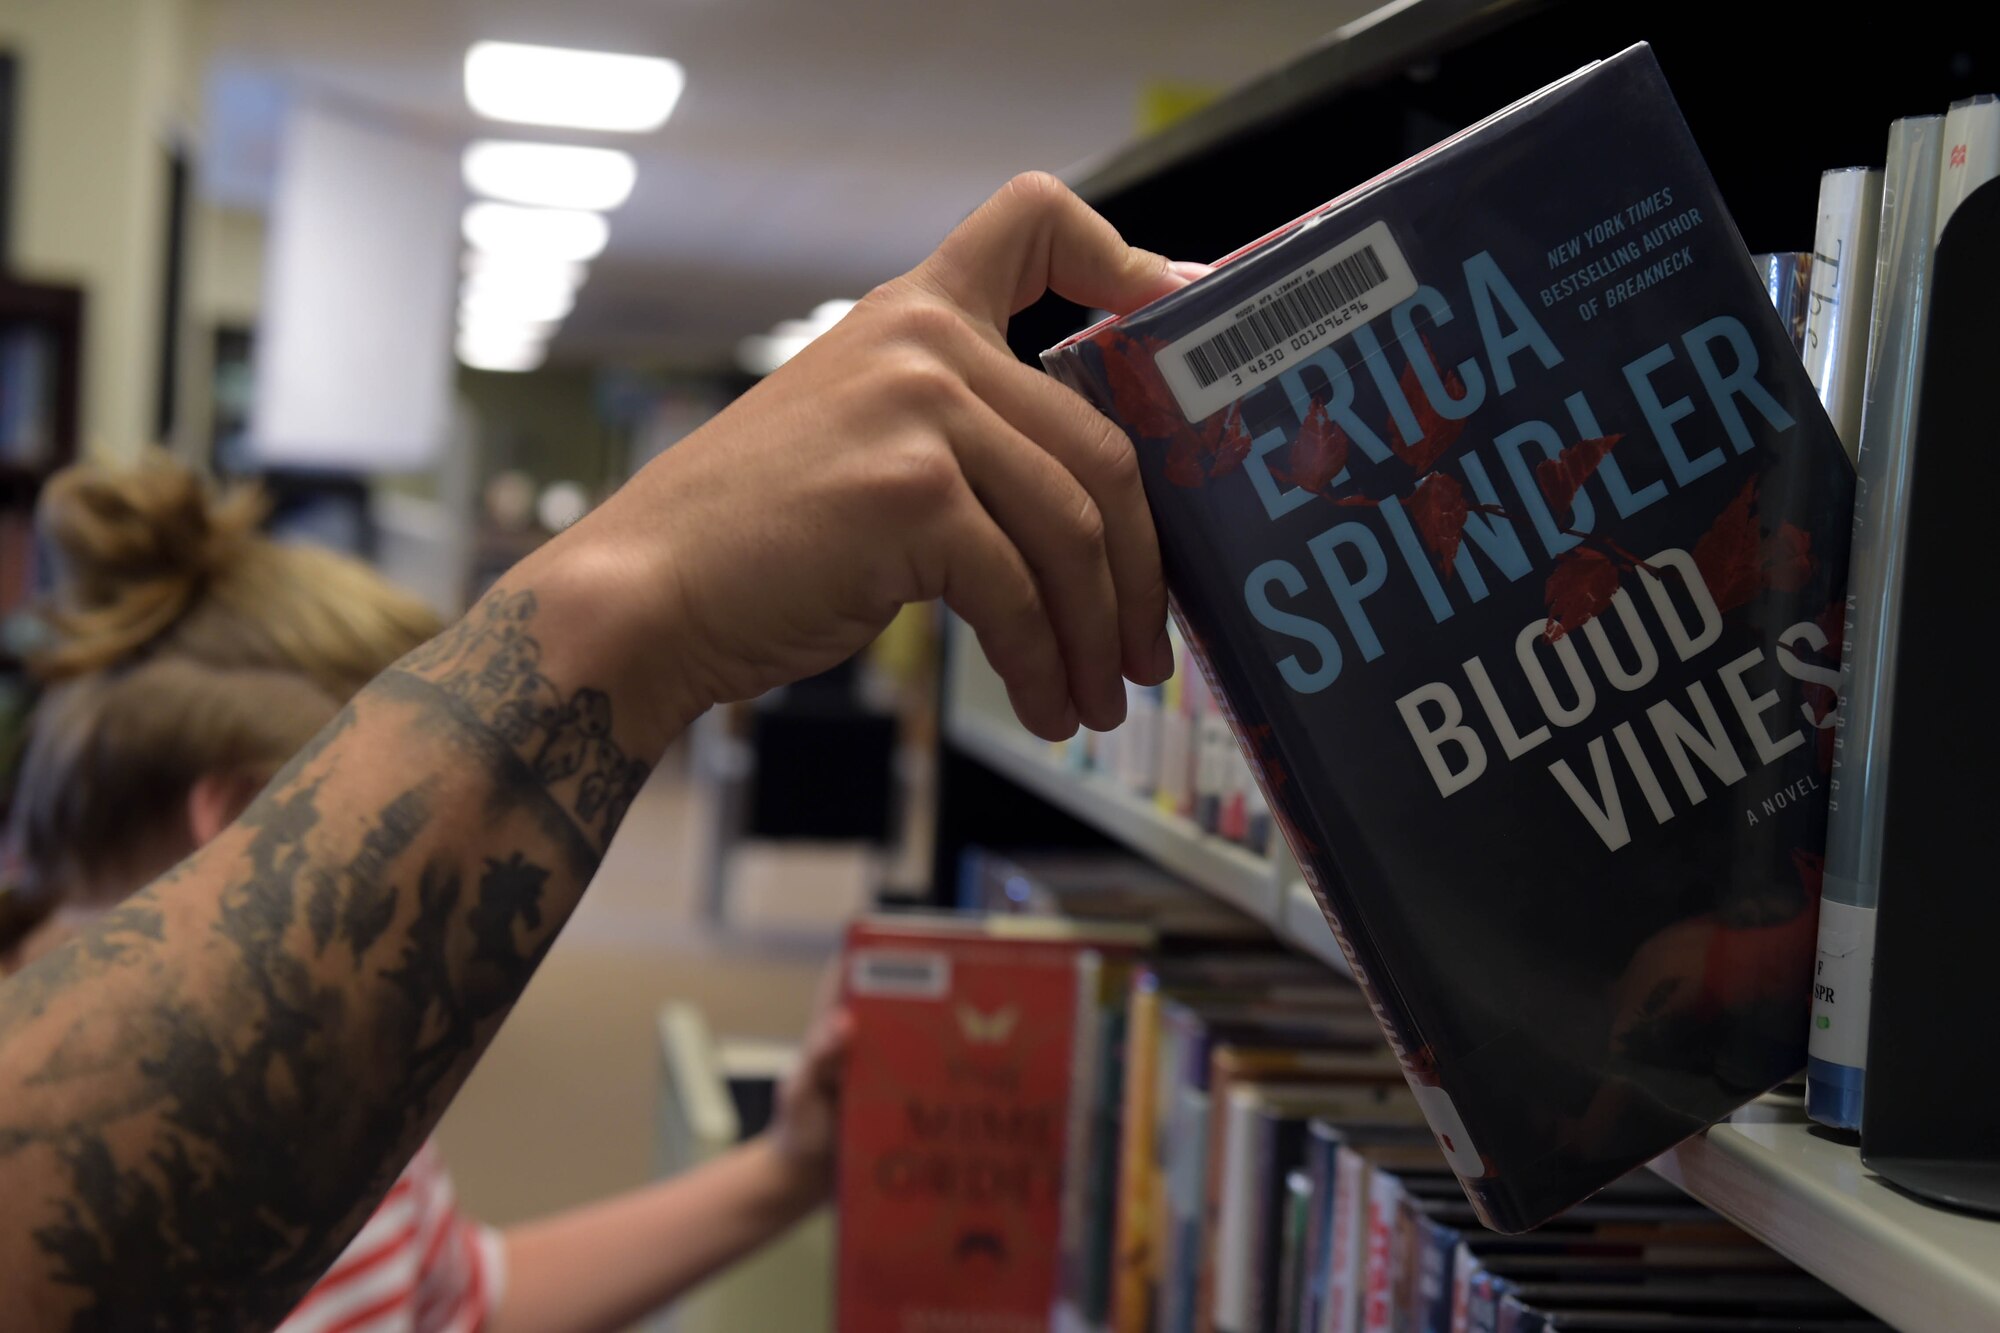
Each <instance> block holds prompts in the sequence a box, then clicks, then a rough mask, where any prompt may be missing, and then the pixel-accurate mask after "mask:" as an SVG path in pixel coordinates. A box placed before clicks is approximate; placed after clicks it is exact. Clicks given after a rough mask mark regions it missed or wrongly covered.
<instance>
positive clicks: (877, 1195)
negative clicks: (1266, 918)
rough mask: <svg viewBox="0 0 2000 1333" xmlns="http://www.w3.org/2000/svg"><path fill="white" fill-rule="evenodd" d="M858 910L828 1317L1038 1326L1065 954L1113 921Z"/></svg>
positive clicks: (1044, 1290) (1065, 1033)
mask: <svg viewBox="0 0 2000 1333" xmlns="http://www.w3.org/2000/svg"><path fill="white" fill-rule="evenodd" d="M1062 924H1063V925H1065V926H1067V927H1068V928H1067V929H1056V928H1055V927H1054V925H1053V924H1050V923H1040V922H1034V921H1032V920H1031V919H1026V918H1008V917H998V918H990V919H987V920H979V919H961V918H926V917H909V918H889V917H885V918H869V919H867V920H864V921H860V922H857V923H856V924H855V925H853V926H852V927H850V928H849V931H848V937H847V944H846V953H845V957H844V960H843V982H844V986H843V989H844V993H845V1003H846V1006H847V1008H848V1010H849V1012H850V1013H851V1014H852V1015H853V1021H854V1042H853V1045H852V1049H851V1050H850V1053H849V1058H848V1062H847V1070H846V1080H845V1089H844V1092H843V1096H842V1107H841V1117H840V1163H841V1169H840V1179H839V1182H838V1187H837V1194H838V1207H839V1212H840V1245H839V1257H838V1267H837V1277H836V1306H837V1312H836V1319H837V1323H836V1327H838V1328H839V1329H841V1330H843V1333H878V1331H879V1330H881V1329H885V1328H904V1327H920V1326H921V1327H946V1326H951V1325H953V1324H954V1322H955V1321H959V1320H965V1319H976V1320H978V1321H979V1324H980V1327H981V1328H983V1329H990V1330H994V1333H1041V1330H1044V1329H1046V1328H1047V1327H1048V1321H1049V1312H1050V1308H1051V1305H1052V1302H1053V1301H1054V1299H1055V1295H1056V1279H1057V1235H1058V1227H1059V1224H1060V1221H1061V1213H1062V1200H1063V1176H1064V1170H1063V1167H1064V1159H1065V1150H1066V1146H1067V1140H1068V1137H1069V1125H1070V1122H1071V1094H1072V1057H1073V1052H1074V1047H1075V1036H1076V1012H1077V993H1078V987H1079V980H1078V977H1079V968H1078V962H1079V958H1080V957H1082V956H1083V955H1085V954H1086V953H1090V952H1094V951H1110V952H1114V953H1115V952H1117V951H1121V950H1129V949H1132V948H1136V947H1138V944H1139V943H1140V942H1143V940H1144V938H1145V936H1144V933H1143V932H1139V933H1137V934H1136V935H1135V934H1134V933H1133V932H1131V931H1121V930H1118V929H1116V928H1112V927H1083V926H1075V925H1070V924H1069V923H1062Z"/></svg>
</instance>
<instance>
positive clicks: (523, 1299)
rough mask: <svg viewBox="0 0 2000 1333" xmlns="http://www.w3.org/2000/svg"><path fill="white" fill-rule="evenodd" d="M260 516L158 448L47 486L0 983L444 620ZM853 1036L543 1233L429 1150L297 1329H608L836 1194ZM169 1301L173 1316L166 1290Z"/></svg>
mask: <svg viewBox="0 0 2000 1333" xmlns="http://www.w3.org/2000/svg"><path fill="white" fill-rule="evenodd" d="M262 512H263V511H262V507H261V504H260V501H259V497H258V496H257V494H256V493H255V492H253V491H251V490H249V489H247V488H246V489H238V490H235V491H231V492H228V493H226V494H222V495H217V494H215V493H214V492H212V491H211V489H210V488H209V487H207V486H206V485H204V484H203V483H202V481H201V480H200V479H199V478H197V477H196V476H195V475H194V474H193V473H192V472H190V471H189V470H187V469H186V468H184V467H181V466H179V465H177V464H173V463H170V462H167V461H165V460H164V459H154V460H151V461H150V462H149V463H148V464H147V465H146V466H144V467H141V468H139V469H135V470H131V471H127V472H124V473H112V472H108V471H103V470H95V469H89V468H72V469H70V470H68V471H66V472H64V473H62V474H59V475H58V476H56V477H55V478H54V479H53V480H52V481H51V482H50V483H49V487H48V491H47V494H46V497H45V499H44V501H43V503H42V506H41V512H40V519H41V523H42V526H43V529H44V531H45V533H46V534H47V536H48V537H49V539H50V541H51V543H52V545H53V546H54V548H55V550H56V552H57V553H58V564H59V568H60V569H61V571H62V578H61V584H60V587H59V589H58V591H57V593H56V596H55V598H54V605H53V608H52V610H51V612H50V614H49V616H48V619H49V621H50V625H51V628H52V629H53V631H54V635H55V639H54V644H53V646H52V647H51V648H50V649H49V650H48V651H46V652H45V653H44V654H42V655H41V657H40V658H39V659H38V660H37V662H36V664H35V665H36V670H37V674H38V675H39V676H40V677H41V678H42V679H43V680H44V681H46V682H47V683H48V684H49V686H50V688H49V690H48V692H47V694H46V695H45V696H44V698H43V699H42V701H41V702H40V704H39V706H38V707H37V709H36V712H35V715H34V718H33V721H32V724H31V735H30V740H29V744H28V747H27V750H26V752H25V754H24V757H23V762H22V766H21V774H20V781H19V784H18V787H19V794H18V799H17V801H16V803H15V806H14V809H13V811H12V812H11V818H10V828H9V844H10V853H11V856H10V860H11V861H12V863H13V867H14V874H15V880H14V883H13V884H11V885H10V886H9V887H8V889H7V890H6V892H5V897H6V898H7V899H8V901H9V902H10V903H11V904H12V907H13V910H12V920H13V929H12V930H11V932H10V931H8V930H7V929H6V928H5V927H4V926H0V974H4V973H5V972H7V971H11V970H13V969H15V968H18V967H24V966H26V965H27V964H28V963H30V962H32V961H34V960H35V959H36V958H38V957H41V956H43V955H45V954H47V953H48V952H50V951H51V950H52V949H53V948H55V947H56V946H57V945H58V944H60V943H61V942H62V941H63V940H64V939H66V938H68V937H69V936H71V935H72V934H74V933H75V932H76V931H77V930H78V929H79V928H81V927H82V926H84V925H86V924H87V923H88V922H90V921H91V920H93V919H94V918H96V917H98V916H99V915H101V914H102V913H104V912H106V911H109V910H110V909H112V908H114V907H116V906H117V905H118V904H119V903H120V902H122V901H123V900H124V899H126V898H127V897H129V896H130V895H131V894H132V893H133V892H135V891H137V890H138V889H140V888H142V887H144V886H145V885H146V884H147V883H148V882H149V881H151V880H153V879H154V878H155V877H157V876H159V875H161V874H163V873H164V872H166V871H168V870H170V869H171V868H172V867H173V866H174V865H175V863H177V862H179V861H180V860H182V859H183V858H184V857H186V856H187V855H188V854H190V853H191V852H193V851H194V850H195V849H197V848H199V847H201V846H202V845H203V844H205V843H207V842H209V841H210V840H211V839H213V838H214V837H216V836H217V835H218V834H219V833H220V832H221V831H222V830H223V829H224V828H226V827H227V826H228V825H229V824H230V823H231V821H233V820H234V819H236V818H237V817H238V816H239V815H240V814H242V813H243V811H244V810H245V809H246V808H247V807H248V806H249V804H250V802H251V801H252V799H254V798H255V796H256V794H257V792H258V791H259V790H260V789H261V788H262V787H263V786H264V785H265V784H266V783H268V782H269V781H270V779H271V777H272V775H273V774H275V773H276V772H277V771H278V769H279V768H280V767H281V766H282V765H283V764H284V762H285V761H286V760H287V759H288V758H290V757H291V756H292V755H293V754H294V753H295V752H296V751H297V750H298V749H299V748H300V747H301V746H303V745H304V744H305V743H306V742H307V741H309V740H310V739H311V738H312V736H313V735H314V733H316V732H318V731H319V730H320V729H321V728H322V727H324V726H325V725H326V724H327V723H329V722H330V721H332V720H333V718H334V717H335V715H336V714H337V713H338V712H339V711H340V708H341V705H342V704H343V703H344V702H345V701H346V699H347V698H348V697H349V696H351V695H352V694H353V693H354V692H355V691H356V690H358V689H359V688H360V687H361V686H362V685H364V684H366V682H367V681H368V680H369V679H370V678H371V677H373V676H375V675H376V674H378V673H380V672H381V671H382V670H384V669H385V668H387V667H388V666H389V665H390V664H391V663H392V662H394V661H395V660H396V659H397V658H398V657H400V656H402V655H403V654H404V653H407V652H408V651H410V650H411V649H412V648H414V647H416V646H417V645H418V644H419V643H421V642H423V641H424V639H426V638H427V637H429V636H431V635H433V634H435V633H436V632H437V631H438V629H439V628H440V622H439V621H438V619H437V617H436V616H435V615H434V614H433V613H431V612H430V611H429V610H428V609H427V608H425V607H424V606H423V605H421V604H420V603H418V602H416V601H415V600H414V599H412V598H410V597H409V596H407V595H406V594H404V593H402V592H400V591H398V590H397V589H395V588H394V587H392V586H391V585H390V584H389V583H387V582H386V581H384V580H383V579H381V578H380V577H379V576H378V575H376V574H375V573H374V571H372V570H370V569H369V568H368V567H366V566H365V565H362V564H360V563H359V562H357V561H353V560H350V559H347V558H346V557H344V556H340V555H337V554H335V553H333V552H331V551H327V550H324V549H321V548H317V547H311V546H300V545H292V544H281V543H278V542H274V541H270V540H268V539H266V538H264V537H261V536H259V535H258V532H257V528H258V524H259V522H260V520H261V518H262ZM316 905H317V906H316ZM331 905H332V899H330V898H326V899H320V900H313V901H309V902H308V904H307V908H306V911H307V913H308V915H309V916H310V915H311V914H312V913H313V912H314V911H315V910H317V909H319V908H326V909H330V908H331ZM309 924H310V929H311V931H312V933H313V937H314V941H315V945H316V946H317V947H320V948H322V949H324V948H333V949H338V948H341V947H343V945H345V946H347V947H358V946H356V945H355V941H356V940H358V939H359V938H361V937H362V936H364V935H365V934H366V933H368V932H369V931H371V930H376V929H380V926H378V925H376V924H374V923H372V922H370V921H368V920H366V919H364V917H363V915H361V914H357V913H356V912H354V911H349V912H347V913H345V914H343V915H342V916H340V917H339V918H337V919H336V918H335V917H334V916H333V915H331V913H330V911H329V912H328V913H327V914H325V915H323V916H321V917H318V918H315V919H313V920H311V921H310V923H309ZM383 924H386V923H383ZM840 1031H841V1029H840V1026H839V1023H838V1021H828V1022H823V1023H821V1024H820V1026H819V1028H818V1030H817V1031H816V1033H815V1036H814V1039H813V1043H812V1045H811V1048H810V1051H809V1054H808V1058H807V1060H806V1062H805V1068H804V1071H803V1073H802V1075H801V1076H800V1077H799V1078H796V1079H794V1080H793V1082H792V1083H791V1084H790V1085H789V1086H788V1088H787V1089H786V1092H785V1095H784V1097H783V1098H782V1100H781V1104H780V1111H779V1114H778V1117H777V1120H776V1126H775V1129H774V1132H773V1133H772V1134H771V1135H769V1136H768V1137H767V1138H766V1139H764V1140H762V1141H760V1142H758V1143H756V1144H753V1145H750V1146H748V1147H744V1148H740V1149H738V1150H737V1152H736V1153H735V1154H734V1155H733V1156H732V1157H729V1158H725V1159H724V1160H723V1161H721V1162H719V1163H716V1164H713V1165H710V1166H707V1167H704V1168H703V1169H701V1170H698V1171H694V1172H690V1173H688V1175H686V1176H685V1177H682V1178H681V1179H678V1180H675V1181H671V1182H667V1183H666V1184H663V1185H659V1186H654V1187H651V1188H649V1189H642V1190H638V1191H635V1192H633V1193H631V1194H629V1195H627V1196H625V1197H623V1198H620V1199H617V1200H613V1201H611V1202H609V1203H606V1204H599V1205H596V1206H594V1207H590V1208H584V1209H579V1210H577V1211H575V1212H573V1213H570V1214H567V1215H564V1216H561V1217H557V1218H554V1219H552V1220H548V1221H541V1222H537V1223H532V1224H529V1225H526V1226H520V1227H514V1228H510V1229H508V1230H507V1231H505V1232H498V1231H495V1230H494V1229H492V1228H489V1227H484V1226H480V1225H478V1224H476V1223H474V1222H472V1221H470V1220H468V1219H466V1218H464V1217H462V1216H461V1215H460V1214H459V1212H458V1210H457V1208H456V1207H455V1205H454V1201H453V1200H454V1196H453V1190H452V1184H451V1180H450V1177H449V1175H448V1174H447V1173H446V1171H445V1169H444V1166H443V1163H442V1162H441V1160H440V1158H439V1156H438V1153H437V1150H436V1148H435V1146H434V1145H431V1144H429V1143H426V1144H425V1145H424V1147H423V1148H422V1149H420V1150H419V1151H418V1153H417V1155H416V1156H415V1157H414V1158H413V1159H412V1160H411V1162H410V1164H409V1166H408V1167H406V1168H405V1169H404V1170H403V1172H402V1174H401V1176H400V1177H399V1178H398V1179H397V1181H396V1183H395V1185H394V1186H392V1187H391V1189H390V1191H389V1193H388V1195H387V1197H386V1198H385V1200H384V1201H383V1203H382V1204H381V1206H380V1207H378V1208H377V1209H376V1211H375V1214H374V1216H373V1217H372V1218H371V1219H370V1220H369V1221H368V1223H367V1224H366V1225H365V1226H364V1227H363V1228H362V1230H361V1232H360V1233H359V1234H358V1235H357V1236H356V1237H355V1239H354V1240H353V1241H352V1242H351V1243H350V1244H349V1245H348V1246H347V1248H346V1250H345V1251H344V1252H343V1253H342V1254H341V1256H340V1257H339V1258H338V1259H336V1260H335V1262H334V1264H333V1267H332V1268H331V1269H330V1270H329V1271H328V1273H327V1275H326V1276H325V1277H324V1278H322V1279H321V1280H320V1281H319V1282H318V1284H317V1285H316V1286H315V1287H314V1288H313V1290H312V1291H311V1292H310V1293H308V1295H307V1296H306V1298H305V1300H304V1301H303V1302H302V1303H301V1304H300V1306H299V1308H298V1309H297V1310H296V1311H295V1312H294V1313H293V1314H292V1315H291V1316H290V1317H289V1318H288V1319H287V1320H286V1321H285V1323H284V1324H283V1325H282V1327H283V1329H285V1330H286V1331H287V1333H306V1331H307V1330H319V1329H335V1328H351V1327H354V1326H356V1324H357V1321H360V1322H361V1323H362V1324H363V1325H364V1326H365V1327H367V1328H369V1329H372V1330H384V1331H386V1330H395V1329H409V1330H419V1329H422V1330H459V1329H464V1330H471V1329H487V1330H497V1331H498V1333H507V1331H508V1330H528V1331H531V1333H534V1331H545V1330H571V1329H577V1330H584V1329H610V1328H617V1327H622V1326H623V1325H624V1324H625V1323H627V1322H628V1321H629V1320H630V1319H632V1318H635V1317H637V1316H638V1315H641V1314H643V1313H645V1312H646V1311H648V1310H651V1309H653V1308H656V1307H658V1306H660V1305H663V1304H666V1303H667V1302H668V1301H670V1300H671V1299H673V1298H674V1297H675V1296H677V1295H679V1294H680V1293H682V1292H683V1291H684V1290H686V1289H687V1288H688V1287H689V1286H691V1285H692V1284H693V1283H694V1282H695V1281H697V1280H699V1278H701V1277H702V1276H705V1275H706V1274H707V1273H709V1272H712V1271H713V1270H714V1269H716V1268H717V1267H720V1266H721V1265H723V1264H724V1263H726V1262H727V1261H729V1260H731V1259H733V1258H735V1257H738V1256H739V1255H740V1254H742V1253H745V1252H747V1251H748V1250H750V1249H752V1248H754V1247H755V1246H756V1245H758V1244H760V1243H762V1242H763V1241H765V1240H767V1239H769V1238H771V1237H773V1236H775V1235H776V1234H777V1233H778V1232H780V1231H782V1230H783V1229H784V1228H786V1227H787V1226H789V1225H790V1224H791V1223H792V1222H794V1221H796V1220H797V1219H798V1218H800V1217H802V1216H803V1215H804V1214H805V1213H806V1212H808V1211H810V1210H811V1208H812V1207H813V1206H815V1205H816V1204H818V1203H819V1202H821V1201H822V1200H823V1199H824V1198H825V1195H826V1193H827V1188H828V1185H829V1183H830V1179H831V1153H832V1135H831V1121H832V1116H831V1099H832V1097H833V1095H834V1090H835V1086H836V1085H835V1075H836V1072H837V1056H838V1052H839V1040H840ZM121 1054H122V1052H121V1051H119V1050H118V1049H117V1047H116V1045H115V1044H114V1046H112V1047H111V1048H108V1049H107V1050H106V1051H105V1052H104V1056H105V1057H106V1058H113V1059H115V1058H118V1057H119V1056H120V1055H121ZM295 1148H296V1150H298V1151H305V1152H309V1151H311V1145H310V1144H300V1145H295ZM281 1166H282V1164H281V1163H267V1164H264V1165H263V1167H262V1168H261V1169H267V1170H268V1169H272V1168H273V1167H281ZM158 1276H160V1277H163V1278H164V1277H165V1276H166V1275H164V1274H162V1275H158ZM155 1309H156V1313H158V1314H160V1315H166V1316H169V1317H168V1318H167V1319H166V1320H165V1321H164V1322H166V1323H167V1324H168V1325H170V1326H178V1322H179V1321H178V1319H176V1318H173V1317H171V1316H172V1315H173V1312H174V1311H175V1309H176V1304H175V1296H174V1294H173V1293H171V1292H163V1293H162V1294H161V1297H160V1299H159V1301H158V1304H157V1306H156V1307H155Z"/></svg>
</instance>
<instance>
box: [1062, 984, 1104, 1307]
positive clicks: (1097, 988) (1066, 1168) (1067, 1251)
mask: <svg viewBox="0 0 2000 1333" xmlns="http://www.w3.org/2000/svg"><path fill="white" fill-rule="evenodd" d="M1104 972H1105V960H1104V956H1103V955H1102V954H1100V953H1098V952H1097V951H1096V950H1094V949H1092V950H1085V951H1084V952H1082V953H1080V954H1078V955H1077V960H1076V1012H1075V1016H1074V1019H1073V1022H1072V1027H1073V1032H1072V1035H1071V1038H1070V1083H1069V1114H1068V1117H1067V1121H1066V1123H1065V1125H1064V1129H1063V1173H1062V1212H1061V1214H1060V1223H1059V1227H1058V1233H1057V1234H1058V1243H1057V1254H1058V1255H1059V1256H1060V1258H1059V1259H1058V1262H1057V1269H1056V1271H1057V1285H1056V1294H1057V1297H1058V1298H1059V1299H1060V1300H1062V1301H1064V1302H1065V1303H1067V1304H1069V1305H1070V1306H1072V1307H1077V1306H1078V1302H1079V1298H1080V1296H1081V1294H1082V1290H1083V1265H1084V1253H1085V1251H1086V1243H1085V1238H1084V1226H1085V1223H1086V1217H1087V1209H1088V1200H1087V1193H1088V1189H1087V1186H1088V1181H1089V1178H1090V1148H1091V1144H1090V1127H1091V1120H1092V1118H1093V1115H1092V1113H1093V1110H1094V1108H1095V1105H1096V1096H1097V1086H1098V1070H1099V1063H1098V1058H1097V1057H1098V1051H1099V1043H1100V1042H1101V1040H1102V1038H1103V1035H1104V1031H1103V1026H1102V1024H1101V1021H1100V1020H1101V1018H1102V1015H1103V1007H1104V1006H1103V985H1104Z"/></svg>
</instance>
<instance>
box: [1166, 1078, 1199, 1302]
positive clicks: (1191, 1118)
mask: <svg viewBox="0 0 2000 1333" xmlns="http://www.w3.org/2000/svg"><path fill="white" fill-rule="evenodd" d="M1208 1120H1209V1097H1208V1093H1207V1092H1205V1091H1203V1090H1201V1089H1199V1088H1192V1087H1183V1088H1181V1090H1180V1102H1179V1114H1178V1115H1177V1116H1176V1117H1175V1134H1174V1139H1175V1142H1174V1156H1173V1157H1172V1158H1171V1159H1170V1161H1171V1168H1170V1170H1171V1174H1170V1176H1169V1178H1168V1189H1167V1209H1166V1219H1165V1221H1166V1231H1167V1250H1166V1254H1165V1256H1164V1258H1163V1261H1162V1266H1161V1267H1162V1272H1161V1279H1160V1303H1161V1319H1160V1329H1161V1333H1194V1330H1195V1325H1196V1316H1197V1314H1198V1307H1197V1305H1196V1301H1195V1297H1196V1291H1197V1280H1198V1278H1199V1273H1200V1270H1199V1262H1198V1260H1199V1255H1200V1253H1201V1221H1202V1218H1201V1207H1202V1189H1203V1186H1204V1184H1205V1183H1206V1181H1207V1163H1208V1151H1207V1150H1208Z"/></svg>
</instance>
